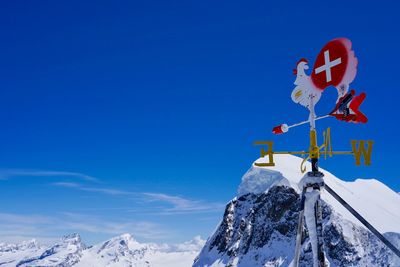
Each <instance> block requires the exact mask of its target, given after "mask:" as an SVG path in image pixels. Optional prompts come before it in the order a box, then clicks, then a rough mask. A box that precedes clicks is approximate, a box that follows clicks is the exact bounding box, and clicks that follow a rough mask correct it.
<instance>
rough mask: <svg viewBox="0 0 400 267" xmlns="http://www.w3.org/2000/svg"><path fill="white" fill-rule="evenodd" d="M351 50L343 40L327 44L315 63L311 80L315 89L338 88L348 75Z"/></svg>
mask: <svg viewBox="0 0 400 267" xmlns="http://www.w3.org/2000/svg"><path fill="white" fill-rule="evenodd" d="M348 53H349V50H348V49H347V48H346V46H345V43H344V42H343V41H342V40H341V39H335V40H332V41H330V42H329V43H327V44H326V45H325V46H324V47H323V48H322V50H321V52H319V54H318V57H317V60H316V61H315V64H314V68H313V72H312V74H311V80H312V82H313V84H314V85H315V87H317V88H318V89H320V90H324V89H325V88H326V87H328V86H330V85H332V86H335V87H337V86H338V85H339V84H340V83H341V82H342V80H343V77H344V76H345V74H346V70H347V66H348V59H349V54H348Z"/></svg>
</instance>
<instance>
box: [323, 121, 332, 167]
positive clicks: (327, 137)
mask: <svg viewBox="0 0 400 267" xmlns="http://www.w3.org/2000/svg"><path fill="white" fill-rule="evenodd" d="M324 153H325V159H326V156H327V155H329V157H332V143H331V128H328V129H326V132H324Z"/></svg>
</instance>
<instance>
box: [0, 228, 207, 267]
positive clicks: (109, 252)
mask: <svg viewBox="0 0 400 267" xmlns="http://www.w3.org/2000/svg"><path fill="white" fill-rule="evenodd" d="M204 243H205V241H204V240H202V239H201V238H200V236H196V237H195V238H194V239H193V240H191V241H188V242H184V243H182V244H153V243H139V242H138V241H136V240H135V239H134V238H133V237H132V236H131V235H130V234H122V235H120V236H117V237H114V238H111V239H109V240H107V241H105V242H103V243H100V244H97V245H94V246H92V247H89V248H86V246H85V245H84V244H83V243H82V242H81V240H80V237H79V235H77V234H74V235H69V236H66V237H64V238H62V239H61V241H60V242H58V243H56V244H55V245H53V246H51V247H42V246H39V245H38V244H37V243H36V242H35V241H30V242H24V243H22V244H18V245H15V244H4V243H0V265H1V266H2V267H3V266H4V267H11V266H16V265H17V264H19V263H20V264H19V265H20V266H56V265H57V266H74V267H105V266H107V267H126V266H140V267H142V266H143V267H161V266H163V267H187V266H191V265H192V264H193V261H194V259H195V257H196V256H197V255H198V253H199V252H200V250H201V248H202V247H203V246H204ZM21 261H24V263H22V264H21ZM19 265H18V266H19Z"/></svg>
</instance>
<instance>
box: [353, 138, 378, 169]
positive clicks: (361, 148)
mask: <svg viewBox="0 0 400 267" xmlns="http://www.w3.org/2000/svg"><path fill="white" fill-rule="evenodd" d="M357 142H358V143H359V145H358V149H357ZM367 143H368V149H365V140H359V141H357V140H351V149H352V150H353V154H354V158H355V160H356V165H357V166H360V164H361V156H364V164H365V165H367V166H369V165H371V153H372V144H373V143H374V141H372V140H368V141H367Z"/></svg>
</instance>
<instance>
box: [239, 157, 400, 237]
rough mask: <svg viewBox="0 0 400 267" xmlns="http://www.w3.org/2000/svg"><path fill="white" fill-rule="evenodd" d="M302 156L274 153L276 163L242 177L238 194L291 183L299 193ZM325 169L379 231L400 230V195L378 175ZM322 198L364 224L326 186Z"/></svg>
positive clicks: (264, 160)
mask: <svg viewBox="0 0 400 267" xmlns="http://www.w3.org/2000/svg"><path fill="white" fill-rule="evenodd" d="M302 161H303V159H302V158H299V157H296V156H292V155H274V162H275V166H273V167H258V166H255V165H254V164H253V166H252V167H251V168H250V169H249V170H248V171H247V173H246V174H245V175H244V176H243V178H242V183H241V184H240V186H239V190H238V195H239V196H240V195H244V194H246V193H250V192H253V193H261V192H266V191H268V189H269V188H271V187H272V186H274V185H281V184H282V185H288V186H291V187H292V188H294V189H295V190H296V191H297V192H298V193H300V192H301V187H299V183H300V180H301V178H302V176H303V175H302V174H301V172H300V164H301V162H302ZM267 162H268V159H267V158H259V159H257V160H256V161H255V163H267ZM305 166H306V167H307V170H310V169H311V164H310V163H309V162H306V163H305ZM320 171H321V172H322V173H324V181H325V183H326V184H328V185H329V186H330V187H331V188H332V189H333V190H334V191H335V192H336V193H337V194H339V195H340V196H341V197H342V198H343V199H344V200H345V201H346V202H348V203H349V204H350V205H351V206H352V207H353V208H354V209H355V210H356V211H357V212H358V213H360V214H361V215H362V216H363V217H364V218H365V219H366V220H368V221H369V222H370V223H371V224H372V225H373V226H374V227H375V228H377V230H378V231H380V232H382V233H385V232H396V233H400V195H399V194H398V193H397V192H394V191H393V190H391V189H390V188H389V187H387V186H386V185H384V184H383V183H381V182H379V181H378V180H375V179H357V180H355V181H353V182H345V181H342V180H341V179H339V178H337V177H336V176H334V175H333V174H331V173H330V172H329V171H326V170H324V169H322V168H320ZM321 198H322V199H323V200H324V201H325V202H327V203H328V204H329V205H331V206H332V207H333V208H334V210H335V211H336V212H337V213H339V214H340V215H341V216H343V217H344V218H345V219H348V220H350V221H351V222H353V223H355V224H357V225H360V226H362V227H364V226H363V225H362V224H361V223H360V222H359V221H358V220H357V219H356V218H355V217H354V216H353V215H352V214H351V213H350V212H348V211H347V210H346V209H345V208H344V207H343V206H342V205H341V204H340V203H338V202H337V201H336V199H334V198H333V197H332V196H331V195H330V194H329V193H327V192H326V191H325V190H323V191H322V192H321Z"/></svg>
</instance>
